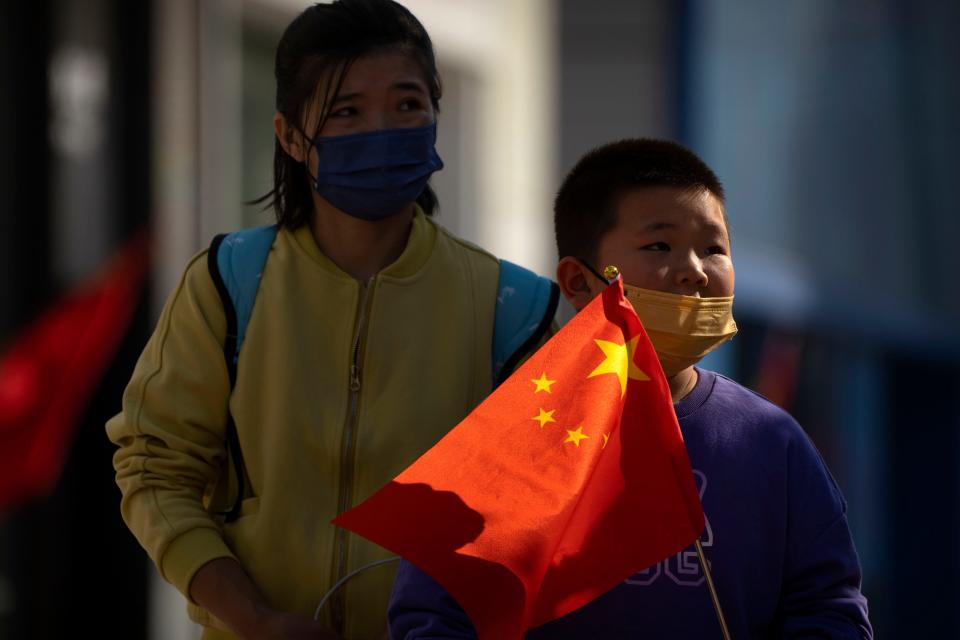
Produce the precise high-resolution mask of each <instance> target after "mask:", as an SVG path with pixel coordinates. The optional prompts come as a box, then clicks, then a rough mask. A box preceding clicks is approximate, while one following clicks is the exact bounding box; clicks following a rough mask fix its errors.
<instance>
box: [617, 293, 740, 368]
mask: <svg viewBox="0 0 960 640" xmlns="http://www.w3.org/2000/svg"><path fill="white" fill-rule="evenodd" d="M623 293H624V296H626V298H627V300H628V301H629V302H630V304H631V305H633V309H634V310H635V311H636V312H637V315H638V316H639V317H640V322H642V323H643V328H644V329H646V331H647V335H648V336H650V342H651V343H653V349H654V351H656V352H657V358H658V359H659V360H660V366H662V367H663V372H664V374H666V376H667V377H668V378H670V377H673V376H675V375H677V374H678V373H680V372H681V371H683V370H684V369H686V368H687V367H689V366H691V365H694V364H696V363H697V362H699V361H700V359H701V358H703V357H704V356H705V355H707V354H708V353H710V352H711V351H713V350H714V349H716V348H717V347H719V346H720V345H721V344H723V343H724V342H726V341H727V340H729V339H730V338H732V337H733V336H734V334H736V333H737V323H736V322H734V321H733V296H729V297H725V298H697V297H695V296H683V295H679V294H676V293H664V292H663V291H652V290H650V289H641V288H640V287H633V286H630V285H628V284H624V285H623Z"/></svg>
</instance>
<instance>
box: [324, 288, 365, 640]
mask: <svg viewBox="0 0 960 640" xmlns="http://www.w3.org/2000/svg"><path fill="white" fill-rule="evenodd" d="M373 285H374V278H370V279H369V280H367V282H365V283H364V284H363V285H362V288H361V291H360V306H359V309H358V311H357V324H356V332H355V335H354V340H353V355H352V358H351V361H350V386H349V387H348V389H349V393H348V400H347V420H346V423H345V425H344V429H343V447H342V449H341V452H340V495H339V499H338V502H337V513H338V514H341V513H343V512H344V511H346V510H347V509H349V508H350V497H351V494H352V493H353V467H354V461H355V459H356V445H357V425H358V422H359V415H358V414H359V406H360V373H361V370H360V369H361V368H360V364H361V363H360V358H361V351H362V348H363V339H364V337H365V336H366V331H367V319H368V318H367V316H368V307H369V304H370V293H371V291H372V289H373ZM336 535H337V538H336V543H335V544H334V566H335V567H336V576H335V578H334V583H336V582H337V581H339V580H340V579H341V578H343V577H344V576H345V575H346V573H347V536H348V535H349V533H348V532H347V530H346V529H337V534H336ZM343 595H344V592H343V590H342V589H340V590H338V591H337V592H335V593H334V594H333V596H332V597H331V603H330V607H331V614H332V621H333V626H334V629H335V630H336V631H337V633H338V634H340V635H343V633H344V631H345V626H346V610H345V606H346V602H345V601H344V597H343Z"/></svg>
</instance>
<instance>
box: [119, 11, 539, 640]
mask: <svg viewBox="0 0 960 640" xmlns="http://www.w3.org/2000/svg"><path fill="white" fill-rule="evenodd" d="M276 78H277V114H276V116H275V118H274V126H275V131H276V137H277V146H276V155H275V161H274V172H275V182H274V184H275V188H274V190H273V192H272V193H271V194H269V196H272V200H273V206H274V209H275V210H276V213H277V222H278V225H277V228H276V230H275V231H270V232H271V233H275V238H273V236H271V240H272V247H271V248H270V252H269V256H268V257H267V258H266V263H265V266H264V267H263V269H262V275H260V274H258V275H257V276H256V277H257V279H258V283H259V284H258V286H257V288H256V289H255V296H256V298H255V300H256V302H255V304H254V305H253V308H252V312H251V313H250V315H249V321H248V322H246V323H244V326H245V329H246V330H245V339H244V338H243V334H244V330H243V328H241V329H240V330H239V331H238V330H237V329H236V327H234V326H233V325H232V324H231V323H232V322H234V320H232V318H233V316H232V315H231V311H232V310H231V308H230V307H231V306H232V305H231V304H230V302H229V297H225V294H224V293H223V290H224V288H225V287H224V281H226V282H227V284H228V285H229V281H230V280H231V278H229V277H226V278H225V277H224V276H223V274H222V273H219V272H218V269H217V267H216V265H217V264H221V265H222V264H223V260H222V256H219V257H218V255H217V251H219V250H220V249H222V248H223V246H224V245H226V246H228V247H233V248H235V247H236V246H237V245H238V244H242V243H243V241H244V237H243V236H239V235H238V236H233V237H232V239H231V236H228V237H227V240H224V241H223V243H222V244H220V245H217V247H218V248H217V251H214V250H213V249H211V252H212V253H213V255H208V254H207V253H206V252H204V253H202V254H200V255H199V256H197V257H196V258H194V260H193V261H192V262H191V263H190V264H189V265H188V266H187V269H186V272H185V274H184V276H183V279H182V280H181V282H180V284H179V286H178V288H177V289H176V291H174V292H173V294H172V295H171V297H170V298H169V300H168V302H167V304H166V306H165V308H164V310H163V312H162V315H161V318H160V321H159V324H158V327H157V329H156V332H155V333H154V335H153V336H152V338H151V339H150V341H149V343H148V344H147V347H146V349H145V350H144V353H143V355H142V356H141V358H140V361H139V363H138V364H137V367H136V370H135V371H134V374H133V378H132V380H131V382H130V385H129V387H128V388H127V391H126V393H125V394H124V402H123V411H122V412H121V413H120V414H119V415H118V416H116V417H115V418H113V419H112V420H111V421H110V422H109V423H108V425H107V432H108V435H109V436H110V438H111V440H113V442H115V443H116V444H117V445H118V446H119V447H120V448H119V450H118V451H117V453H116V455H115V458H114V466H115V468H116V471H117V482H118V484H119V485H120V488H121V490H122V492H123V499H122V502H121V511H122V513H123V516H124V519H125V520H126V522H127V523H128V525H129V526H130V528H131V529H132V531H133V532H134V534H135V535H136V536H137V537H138V539H139V540H140V542H141V544H143V545H144V547H145V548H146V549H147V551H148V553H149V554H150V556H151V558H152V559H153V560H154V562H156V564H157V566H158V568H159V569H160V572H161V574H162V575H163V576H164V578H166V579H167V580H168V581H170V582H171V583H173V584H174V585H175V586H176V587H177V588H178V589H179V590H180V591H181V592H182V593H184V595H185V596H187V597H188V598H189V600H190V603H191V604H190V612H191V616H192V618H193V619H194V620H196V621H198V622H200V623H201V624H203V625H204V626H205V633H204V637H205V638H218V637H233V636H234V635H238V636H243V637H257V638H267V637H332V636H328V635H327V634H333V633H335V634H337V635H342V636H345V637H349V638H368V637H370V638H372V637H379V636H382V635H383V634H384V632H385V615H384V613H385V610H386V603H387V598H388V595H389V590H390V585H391V583H392V579H393V572H394V569H393V567H392V566H379V567H376V568H373V569H370V570H369V571H364V572H362V573H360V574H359V575H357V576H356V577H354V578H353V579H351V580H350V581H349V582H347V583H346V584H345V585H344V586H343V587H342V588H340V589H338V590H335V591H334V593H333V597H332V598H330V600H329V602H328V604H326V605H325V606H324V607H323V609H322V610H321V611H320V616H319V620H320V621H319V622H314V621H313V619H312V617H313V616H312V614H313V612H314V608H315V607H316V606H317V604H318V602H319V601H321V599H322V598H323V596H324V594H326V593H327V592H328V591H329V590H330V589H331V587H334V585H336V584H337V583H338V582H339V581H341V579H342V578H344V577H346V576H348V575H349V574H350V573H352V572H353V571H355V570H357V569H360V568H362V567H364V566H367V565H369V564H371V563H373V562H376V561H378V560H381V559H384V558H386V557H388V556H389V554H388V553H387V552H386V551H385V550H383V549H380V548H379V547H376V546H375V545H372V544H370V543H367V542H365V541H364V540H362V539H358V538H356V537H354V536H350V535H348V534H347V533H346V532H344V531H342V530H337V529H335V528H334V527H333V526H332V525H330V524H329V523H330V520H331V519H332V518H334V517H335V516H336V515H337V514H338V513H340V512H342V511H344V510H345V509H348V508H350V507H351V506H352V505H354V504H357V503H359V502H360V501H362V500H363V499H364V498H366V497H367V496H369V495H370V494H372V493H373V492H374V491H375V490H376V489H378V488H379V487H380V486H381V485H383V484H384V483H385V482H387V481H389V480H390V479H391V478H393V477H394V476H395V475H397V473H399V472H400V471H401V470H402V469H403V468H405V467H406V466H407V465H408V464H409V463H411V462H412V461H413V460H414V459H416V457H418V456H419V455H420V454H421V453H423V452H424V451H425V450H426V449H428V448H429V447H430V446H431V445H432V444H433V443H434V442H436V441H437V440H438V439H439V438H440V437H442V436H443V434H444V433H445V432H446V431H447V430H448V429H449V428H451V427H452V426H454V425H455V424H456V423H457V422H458V421H459V420H460V419H462V418H463V417H464V416H465V415H466V414H467V413H468V412H469V411H470V410H471V409H472V408H473V407H474V406H475V405H476V404H477V403H479V401H480V400H482V399H483V397H484V396H485V395H486V394H487V393H489V391H490V389H491V386H492V381H491V371H493V370H494V369H495V368H496V366H497V363H495V362H493V360H495V359H496V358H494V357H493V356H491V343H492V341H493V339H494V323H495V321H496V323H497V331H498V332H499V331H500V330H501V329H500V324H499V322H500V311H499V310H498V309H497V295H498V290H499V288H500V286H501V284H502V278H503V275H504V272H505V271H506V270H507V267H503V266H502V265H501V263H500V262H499V261H498V260H497V259H496V258H494V257H493V256H491V255H489V254H487V253H486V252H484V251H482V250H480V249H478V248H476V247H474V246H472V245H469V244H467V243H465V242H463V241H461V240H459V239H457V238H455V237H453V236H452V235H450V234H449V233H448V232H446V231H445V230H443V229H442V228H440V227H438V226H437V225H436V224H434V223H433V222H432V221H431V220H430V218H429V216H430V214H431V213H432V212H433V210H434V208H435V206H436V198H435V196H434V194H433V192H432V191H431V190H430V188H429V187H428V186H426V182H427V179H428V178H429V176H430V174H431V173H433V172H434V171H435V170H437V169H439V168H440V167H441V166H442V163H441V162H440V159H439V157H438V156H437V154H436V152H435V150H434V146H433V144H434V138H435V127H436V114H437V110H438V106H439V99H440V82H439V78H438V74H437V69H436V63H435V60H434V54H433V48H432V44H431V42H430V39H429V36H428V35H427V33H426V31H425V30H424V29H423V26H422V25H421V24H420V23H419V22H418V21H417V20H416V18H414V16H413V15H411V14H410V13H409V12H408V11H407V10H406V9H404V8H403V7H401V6H400V5H398V4H396V3H395V2H392V1H390V0H340V1H338V2H334V3H333V4H322V5H315V6H313V7H311V8H309V9H307V10H306V11H304V12H303V13H302V14H301V15H300V16H299V17H297V18H296V19H295V20H294V21H293V22H292V23H291V24H290V26H289V27H288V28H287V30H286V32H285V33H284V35H283V38H282V40H281V42H280V44H279V47H278V50H277V59H276ZM218 260H219V261H220V262H219V263H218ZM218 289H219V291H218ZM502 297H504V296H501V298H502ZM248 302H249V300H248ZM545 307H546V311H544V312H542V313H541V314H540V317H538V318H537V320H538V322H537V323H536V324H537V325H538V326H539V328H540V329H545V328H546V325H548V324H549V318H550V317H551V316H552V314H553V307H552V306H551V305H549V304H548V305H545ZM544 319H546V322H544ZM528 324H529V323H528ZM228 327H229V329H230V330H229V331H228ZM238 333H239V334H240V338H239V340H238V339H237V334H238ZM228 334H229V335H228ZM540 336H542V331H540V332H539V335H531V336H526V338H531V339H525V340H521V341H520V342H523V343H524V347H521V348H520V349H518V350H517V352H516V355H522V353H523V352H524V351H525V349H526V348H528V347H529V345H530V344H531V343H534V342H536V340H537V339H539V337H540ZM234 340H237V342H238V343H239V342H242V348H240V347H239V346H238V347H237V348H238V358H237V359H236V360H235V361H233V362H231V358H230V356H229V352H230V349H229V347H227V352H228V356H227V358H226V359H225V358H224V349H225V345H229V344H231V341H234ZM514 359H515V358H514ZM508 367H509V365H508ZM232 438H235V441H234V442H235V446H234V447H229V451H230V453H229V455H228V454H227V451H228V447H227V444H226V443H227V442H228V440H231V439H232ZM218 514H219V515H218Z"/></svg>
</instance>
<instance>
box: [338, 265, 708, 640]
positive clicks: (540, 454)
mask: <svg viewBox="0 0 960 640" xmlns="http://www.w3.org/2000/svg"><path fill="white" fill-rule="evenodd" d="M334 524H337V525H339V526H341V527H344V528H346V529H349V530H351V531H354V532H356V533H358V534H360V535H362V536H364V537H366V538H368V539H370V540H372V541H373V542H375V543H377V544H379V545H381V546H383V547H386V548H387V549H390V550H392V551H394V552H395V553H398V554H399V555H402V556H403V557H405V558H406V559H407V560H408V561H410V562H411V563H413V564H414V565H416V566H417V567H418V568H419V569H421V570H422V571H424V572H426V573H427V574H428V575H430V576H432V577H433V578H434V579H435V580H436V581H437V582H439V583H440V584H441V585H442V586H443V587H444V588H445V589H446V590H447V591H448V592H449V593H450V595H451V596H452V597H453V598H454V599H456V601H457V602H458V603H459V604H460V606H461V607H463V609H464V610H465V611H466V613H467V615H468V616H470V619H471V620H472V621H473V623H474V626H475V627H476V630H477V634H478V636H479V637H480V638H481V639H484V640H486V639H487V638H491V639H492V638H520V637H522V636H523V634H524V633H525V632H526V631H527V630H528V629H530V628H532V627H535V626H538V625H541V624H544V623H546V622H549V621H550V620H553V619H556V618H558V617H561V616H563V615H565V614H567V613H569V612H570V611H573V610H574V609H577V608H579V607H581V606H583V605H585V604H586V603H588V602H590V601H591V600H593V599H594V598H596V597H597V596H599V595H601V594H603V593H605V592H606V591H608V590H609V589H611V588H613V587H614V586H616V585H617V584H619V583H620V582H622V581H623V580H624V579H626V578H627V577H629V576H630V575H632V574H633V573H635V572H637V571H641V570H643V569H645V568H647V567H649V566H651V565H652V564H654V563H656V562H659V561H660V560H662V559H663V558H666V557H669V556H671V555H673V554H675V553H677V552H679V551H681V550H682V549H684V548H686V547H687V546H688V545H689V544H690V543H691V542H693V541H694V540H696V539H697V538H698V537H699V535H700V533H701V532H702V531H703V528H704V517H703V510H702V508H701V506H700V500H699V495H698V493H697V489H696V485H695V483H694V478H693V471H692V469H691V467H690V461H689V459H688V457H687V452H686V448H685V447H684V444H683V438H682V436H681V434H680V428H679V425H678V424H677V418H676V414H675V413H674V411H673V404H672V401H671V396H670V389H669V387H668V385H667V381H666V379H665V378H664V376H663V374H662V370H661V368H660V364H659V361H658V360H657V357H656V354H655V353H654V351H653V348H652V346H651V345H650V341H649V339H648V338H647V336H646V333H645V332H644V330H643V327H642V325H641V324H640V320H639V319H638V318H637V315H636V313H635V312H634V310H633V307H632V306H631V305H630V303H629V302H627V301H626V300H625V299H624V297H623V287H622V283H621V282H620V281H619V279H618V280H617V281H616V282H614V283H613V284H612V285H611V286H608V287H607V288H606V289H605V290H604V292H603V293H602V295H600V296H597V298H596V299H595V300H593V301H592V302H591V303H590V304H589V305H587V306H586V307H585V308H584V309H583V310H581V311H580V313H578V314H577V316H576V317H574V318H573V319H572V320H571V321H570V322H569V323H567V325H566V326H565V327H564V328H563V329H561V330H560V331H559V332H558V333H557V334H556V335H555V336H554V337H553V338H551V339H550V340H549V341H548V342H547V343H546V344H545V345H544V346H543V347H542V348H541V349H540V350H539V351H538V352H537V353H536V354H534V355H533V356H531V357H530V358H529V359H528V360H527V362H526V363H524V364H523V365H522V366H521V367H519V368H518V369H517V371H516V372H515V373H514V374H513V375H512V376H511V377H510V378H509V379H507V380H506V381H505V382H504V383H503V384H502V385H501V386H500V387H499V388H498V389H497V390H496V391H494V393H492V394H491V395H490V396H489V397H488V398H487V400H485V401H484V402H483V403H481V404H480V406H478V407H477V408H476V409H475V410H474V411H473V412H472V413H471V414H470V415H468V416H467V417H466V418H465V419H464V420H463V421H462V422H461V423H460V424H459V425H457V426H456V427H455V428H454V429H452V430H451V431H450V432H449V433H448V434H447V435H446V436H445V437H444V438H443V439H442V440H440V442H438V443H437V444H436V445H435V446H434V447H433V448H432V449H430V450H429V451H427V452H426V453H425V454H424V455H423V456H421V457H420V458H419V459H418V460H417V461H416V462H414V463H413V464H412V465H411V466H410V467H408V468H407V469H406V470H405V471H403V472H402V473H401V474H400V475H399V476H397V477H396V478H395V479H394V480H393V481H392V482H390V483H388V484H387V485H386V486H385V487H383V488H382V489H380V490H379V491H378V492H377V493H375V494H374V495H373V496H371V497H370V498H369V499H367V500H366V501H365V502H363V503H362V504H360V505H358V506H357V507H355V508H354V509H352V510H350V511H348V512H346V513H343V514H341V515H340V516H338V517H337V518H336V519H335V520H334ZM701 562H703V560H702V556H701ZM703 564H704V568H705V569H706V563H705V562H703Z"/></svg>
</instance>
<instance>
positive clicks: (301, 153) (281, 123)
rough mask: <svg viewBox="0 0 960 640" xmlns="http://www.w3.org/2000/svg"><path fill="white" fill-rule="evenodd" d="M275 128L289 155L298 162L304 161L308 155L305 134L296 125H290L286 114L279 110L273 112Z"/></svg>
mask: <svg viewBox="0 0 960 640" xmlns="http://www.w3.org/2000/svg"><path fill="white" fill-rule="evenodd" d="M273 130H274V131H276V133H277V140H279V141H280V146H281V147H283V150H284V151H285V152H286V153H287V155H288V156H290V157H291V158H293V159H294V160H296V161H297V162H303V161H304V159H305V158H306V157H307V154H306V150H305V149H304V138H303V135H302V134H301V133H300V132H299V131H297V129H296V127H292V126H290V123H289V122H287V118H286V116H284V115H283V114H282V113H280V112H279V111H278V112H276V113H275V114H273Z"/></svg>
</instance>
